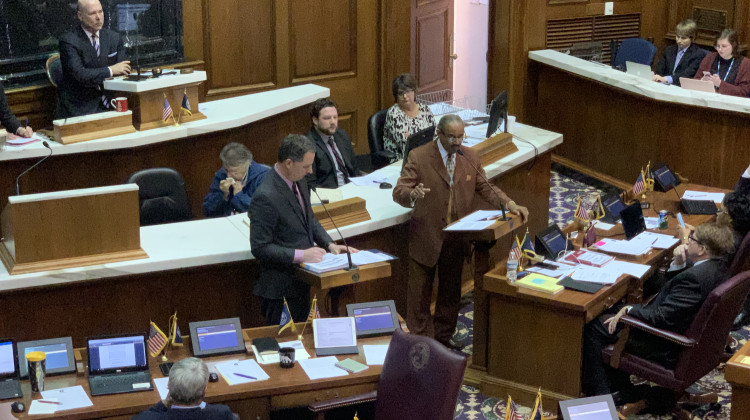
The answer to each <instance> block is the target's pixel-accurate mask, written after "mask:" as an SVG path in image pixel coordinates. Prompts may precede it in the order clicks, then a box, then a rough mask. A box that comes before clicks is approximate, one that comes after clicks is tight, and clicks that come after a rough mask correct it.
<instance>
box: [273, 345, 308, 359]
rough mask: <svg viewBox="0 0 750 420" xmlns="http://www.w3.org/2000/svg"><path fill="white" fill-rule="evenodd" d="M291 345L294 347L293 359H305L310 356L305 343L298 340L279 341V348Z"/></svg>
mask: <svg viewBox="0 0 750 420" xmlns="http://www.w3.org/2000/svg"><path fill="white" fill-rule="evenodd" d="M282 347H292V348H294V360H298V361H299V360H307V359H309V358H310V353H308V352H307V350H305V345H304V344H302V342H301V341H299V340H294V341H285V342H283V343H279V348H282Z"/></svg>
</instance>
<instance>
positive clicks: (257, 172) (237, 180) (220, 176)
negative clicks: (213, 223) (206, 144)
mask: <svg viewBox="0 0 750 420" xmlns="http://www.w3.org/2000/svg"><path fill="white" fill-rule="evenodd" d="M219 159H221V163H222V167H221V169H219V170H218V171H216V174H215V175H214V180H213V181H212V182H211V186H210V187H209V188H208V194H206V197H205V198H204V199H203V214H204V215H206V217H222V216H229V215H230V214H232V213H244V212H246V211H247V208H248V207H250V201H251V200H252V199H253V193H254V192H255V190H256V188H258V185H260V183H261V182H263V178H265V176H266V173H268V169H269V168H268V166H266V165H262V164H260V163H255V162H254V161H253V154H252V152H250V150H249V149H248V148H247V147H245V145H243V144H240V143H229V144H227V145H226V146H224V148H223V149H221V153H219Z"/></svg>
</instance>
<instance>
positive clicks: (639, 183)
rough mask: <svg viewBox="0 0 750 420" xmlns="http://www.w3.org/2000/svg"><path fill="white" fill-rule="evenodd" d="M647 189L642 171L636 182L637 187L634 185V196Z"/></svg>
mask: <svg viewBox="0 0 750 420" xmlns="http://www.w3.org/2000/svg"><path fill="white" fill-rule="evenodd" d="M645 189H646V185H645V184H644V183H643V170H642V169H641V173H639V174H638V178H637V179H636V180H635V185H633V195H635V196H637V195H638V194H640V193H642V192H643V191H644V190H645Z"/></svg>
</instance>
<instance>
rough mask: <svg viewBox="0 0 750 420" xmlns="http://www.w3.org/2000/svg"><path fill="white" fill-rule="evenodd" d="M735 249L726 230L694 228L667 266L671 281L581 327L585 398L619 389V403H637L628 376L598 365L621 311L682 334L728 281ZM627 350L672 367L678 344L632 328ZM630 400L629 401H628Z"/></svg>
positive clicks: (615, 331)
mask: <svg viewBox="0 0 750 420" xmlns="http://www.w3.org/2000/svg"><path fill="white" fill-rule="evenodd" d="M733 251H734V243H733V240H732V232H731V230H730V229H729V228H728V227H726V226H723V225H719V224H717V223H713V222H709V223H703V224H701V225H700V226H698V227H697V228H696V229H695V231H694V232H692V233H691V234H690V235H689V236H688V243H687V244H683V245H680V246H678V247H677V248H676V249H675V251H674V258H673V260H672V265H671V266H670V271H669V274H670V277H671V278H670V279H669V280H668V281H667V282H666V283H665V284H664V286H662V288H661V290H660V291H659V293H658V294H657V295H656V297H655V298H654V299H653V300H651V301H650V302H648V303H645V304H637V305H622V304H620V305H615V307H613V308H612V309H610V310H609V311H607V312H605V313H603V314H602V315H600V316H599V317H598V318H597V319H594V320H593V321H591V322H589V323H588V324H586V327H585V328H584V334H583V366H582V369H581V384H582V388H583V392H584V394H586V395H602V394H609V393H611V392H615V391H620V392H622V394H623V397H624V398H625V399H626V400H625V401H624V402H628V400H630V401H631V402H632V401H634V400H638V399H639V398H640V397H637V396H633V395H632V393H631V392H632V391H633V385H632V384H631V383H630V377H629V376H630V375H628V374H627V373H625V372H622V371H619V370H615V369H612V368H611V367H610V366H609V365H606V364H604V362H603V361H602V349H603V348H604V347H605V346H607V345H608V344H612V343H615V342H616V341H617V338H618V335H619V333H620V330H621V329H622V324H619V320H620V318H621V317H622V316H623V315H625V314H626V313H627V314H628V315H630V316H633V317H635V318H638V319H641V320H643V321H645V322H647V323H649V324H651V325H653V326H655V327H657V328H660V329H664V330H668V331H672V332H675V333H678V334H683V333H685V331H686V330H687V329H688V327H689V326H690V324H691V323H692V322H693V318H695V316H696V314H697V313H698V311H699V310H700V308H701V305H702V304H703V301H704V300H705V299H706V297H708V294H709V293H710V292H711V291H712V290H713V289H714V288H715V287H716V286H718V285H719V284H721V283H722V282H724V281H725V280H726V279H728V278H729V269H728V267H729V262H728V258H729V256H730V255H731V253H732V252H733ZM626 350H627V351H628V352H629V353H633V354H638V355H640V356H642V357H644V358H647V359H649V360H652V361H654V362H656V363H659V364H662V365H663V366H666V367H674V365H675V364H676V361H677V357H678V356H679V350H680V348H679V346H677V345H676V344H673V343H671V342H669V341H666V340H663V339H661V338H657V337H654V336H652V335H649V334H647V333H643V332H642V331H640V330H637V329H635V328H634V329H631V330H630V335H629V337H628V343H627V347H626ZM631 396H633V398H631Z"/></svg>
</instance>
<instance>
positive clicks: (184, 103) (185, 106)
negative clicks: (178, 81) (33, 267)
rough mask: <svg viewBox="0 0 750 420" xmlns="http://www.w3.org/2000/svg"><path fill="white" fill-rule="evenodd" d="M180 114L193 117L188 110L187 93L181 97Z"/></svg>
mask: <svg viewBox="0 0 750 420" xmlns="http://www.w3.org/2000/svg"><path fill="white" fill-rule="evenodd" d="M182 112H184V113H186V114H188V115H193V112H192V110H191V109H190V101H188V97H187V92H185V94H184V95H183V96H182Z"/></svg>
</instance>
